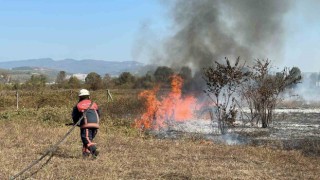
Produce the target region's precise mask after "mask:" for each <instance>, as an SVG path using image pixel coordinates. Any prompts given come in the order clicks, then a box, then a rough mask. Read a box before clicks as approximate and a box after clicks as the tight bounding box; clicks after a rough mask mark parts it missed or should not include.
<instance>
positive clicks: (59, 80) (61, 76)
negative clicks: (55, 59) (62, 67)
mask: <svg viewBox="0 0 320 180" xmlns="http://www.w3.org/2000/svg"><path fill="white" fill-rule="evenodd" d="M66 77H67V74H66V72H65V71H60V72H59V73H58V75H57V77H56V81H55V83H56V84H57V85H58V87H63V86H64V85H65V84H66V82H67V81H66Z"/></svg>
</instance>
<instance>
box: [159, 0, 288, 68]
mask: <svg viewBox="0 0 320 180" xmlns="http://www.w3.org/2000/svg"><path fill="white" fill-rule="evenodd" d="M172 2H174V3H172ZM166 5H167V6H169V8H170V12H171V13H170V14H171V17H172V20H173V27H172V28H173V30H174V32H175V33H174V34H173V35H172V37H170V38H169V39H168V41H166V43H165V44H164V53H163V54H164V55H163V56H164V57H162V58H161V59H163V63H164V64H166V65H171V67H181V66H185V65H189V66H190V67H192V68H193V69H200V68H202V67H205V66H208V65H211V64H212V62H213V61H219V60H223V59H224V57H228V58H229V59H235V58H236V57H238V56H240V58H241V59H242V60H245V61H246V62H247V63H250V62H252V61H253V60H254V59H257V58H264V59H266V58H270V55H271V54H272V55H279V54H280V53H281V47H282V45H283V38H284V30H283V25H282V24H283V23H282V22H283V18H284V15H285V14H286V12H287V11H288V9H289V5H290V4H289V1H288V0H176V1H166ZM158 60H159V59H157V61H158ZM272 61H273V60H272Z"/></svg>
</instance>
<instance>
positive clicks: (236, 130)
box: [151, 109, 320, 156]
mask: <svg viewBox="0 0 320 180" xmlns="http://www.w3.org/2000/svg"><path fill="white" fill-rule="evenodd" d="M244 124H246V125H244ZM249 124H250V123H242V122H239V123H238V125H236V126H235V127H233V128H229V129H228V133H227V134H225V135H221V134H220V133H219V132H218V130H217V124H215V123H214V124H212V123H211V122H210V121H209V120H203V119H198V120H190V121H185V122H177V123H170V126H169V127H168V128H166V129H163V130H161V131H154V132H151V134H153V135H155V136H156V137H158V138H170V139H180V138H193V139H206V140H210V141H212V142H214V143H222V144H228V145H251V146H267V147H271V148H275V149H284V150H300V151H302V153H303V154H305V155H307V156H320V111H319V112H318V110H311V109H300V110H286V109H282V110H279V111H276V113H275V115H274V118H273V122H272V123H271V124H270V126H269V127H268V128H261V126H260V125H259V124H258V125H249Z"/></svg>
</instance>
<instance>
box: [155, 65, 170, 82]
mask: <svg viewBox="0 0 320 180" xmlns="http://www.w3.org/2000/svg"><path fill="white" fill-rule="evenodd" d="M173 74H174V72H173V70H172V69H171V68H169V67H167V66H160V67H158V68H157V69H156V71H155V72H154V77H155V80H156V81H157V82H162V83H170V77H171V76H172V75H173Z"/></svg>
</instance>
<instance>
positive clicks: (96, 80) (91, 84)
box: [85, 72, 102, 90]
mask: <svg viewBox="0 0 320 180" xmlns="http://www.w3.org/2000/svg"><path fill="white" fill-rule="evenodd" d="M85 84H86V85H87V87H88V88H89V89H91V90H97V89H100V88H102V79H101V76H100V75H99V74H97V73H95V72H91V73H89V74H88V75H87V77H86V78H85Z"/></svg>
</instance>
